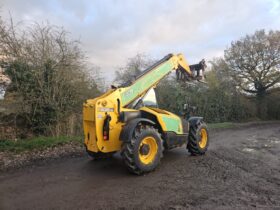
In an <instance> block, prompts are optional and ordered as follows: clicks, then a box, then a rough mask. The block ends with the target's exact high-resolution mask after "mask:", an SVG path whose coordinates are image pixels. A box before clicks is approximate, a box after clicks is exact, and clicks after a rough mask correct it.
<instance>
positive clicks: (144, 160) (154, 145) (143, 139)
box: [121, 125, 163, 174]
mask: <svg viewBox="0 0 280 210" xmlns="http://www.w3.org/2000/svg"><path fill="white" fill-rule="evenodd" d="M162 151H163V146H162V140H161V137H160V134H159V133H158V131H157V130H156V129H155V128H153V127H151V126H148V125H139V126H137V127H136V129H135V131H134V133H133V136H132V138H131V139H130V141H129V142H125V143H124V144H123V147H122V152H121V155H122V157H123V160H124V163H125V165H126V166H127V168H128V170H129V171H130V172H132V173H134V174H143V173H146V172H150V171H152V170H154V169H155V168H156V167H157V166H158V165H159V163H160V159H161V157H162Z"/></svg>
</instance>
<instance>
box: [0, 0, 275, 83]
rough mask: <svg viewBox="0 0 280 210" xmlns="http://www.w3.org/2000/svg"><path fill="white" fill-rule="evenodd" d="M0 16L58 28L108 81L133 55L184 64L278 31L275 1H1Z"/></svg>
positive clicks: (220, 53)
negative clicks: (171, 57) (179, 58)
mask: <svg viewBox="0 0 280 210" xmlns="http://www.w3.org/2000/svg"><path fill="white" fill-rule="evenodd" d="M0 5H1V6H2V12H1V15H2V17H3V18H8V16H9V12H8V11H10V12H11V14H12V16H13V18H14V19H15V20H16V21H19V20H24V21H27V22H28V21H39V22H42V21H45V20H48V21H49V22H50V23H52V24H56V25H62V26H64V27H65V29H66V30H68V31H69V32H71V34H72V37H73V38H79V39H80V40H81V42H82V47H83V49H84V50H85V51H86V53H87V55H88V57H89V60H90V61H91V62H92V63H94V64H96V65H98V66H100V67H101V69H102V70H103V72H104V73H105V75H106V77H107V78H108V79H110V78H112V74H113V72H114V70H116V67H117V66H121V65H124V63H125V62H126V60H127V58H129V57H132V56H134V55H135V54H136V53H138V52H144V53H147V54H149V55H151V56H153V57H154V58H158V59H160V58H161V57H163V56H164V55H165V54H168V53H170V52H174V53H176V52H183V53H184V54H185V55H186V57H187V59H188V60H189V61H190V63H193V62H197V61H198V60H200V59H201V58H202V57H204V58H206V59H208V60H209V59H211V58H212V57H214V56H220V55H222V53H223V50H224V49H225V48H226V47H227V46H228V45H229V44H230V42H231V41H232V40H235V39H238V38H239V37H240V36H244V35H245V34H248V33H253V32H254V31H255V30H257V29H262V28H265V29H268V30H269V29H274V30H275V29H279V26H280V3H279V0H266V1H265V0H228V1H223V0H211V1H210V0H196V1H195V0H193V1H185V0H175V1H167V0H157V1H149V0H141V1H140V0H106V1H102V0H99V1H85V0H82V1H75V0H57V1H54V0H49V1H43V0H41V1H38V0H26V1H16V0H2V3H0Z"/></svg>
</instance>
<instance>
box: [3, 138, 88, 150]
mask: <svg viewBox="0 0 280 210" xmlns="http://www.w3.org/2000/svg"><path fill="white" fill-rule="evenodd" d="M70 142H73V143H77V144H81V145H82V144H83V139H82V137H81V136H77V137H66V136H61V137H42V136H41V137H35V138H32V139H24V140H18V141H11V140H1V141H0V152H5V151H9V152H16V153H19V152H23V151H29V150H35V149H39V150H43V149H46V148H50V147H54V146H58V145H63V144H66V143H70Z"/></svg>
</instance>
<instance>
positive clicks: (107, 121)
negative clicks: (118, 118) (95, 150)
mask: <svg viewBox="0 0 280 210" xmlns="http://www.w3.org/2000/svg"><path fill="white" fill-rule="evenodd" d="M110 121H111V116H110V115H107V116H106V118H105V120H104V125H103V139H104V140H106V141H108V140H109V131H110Z"/></svg>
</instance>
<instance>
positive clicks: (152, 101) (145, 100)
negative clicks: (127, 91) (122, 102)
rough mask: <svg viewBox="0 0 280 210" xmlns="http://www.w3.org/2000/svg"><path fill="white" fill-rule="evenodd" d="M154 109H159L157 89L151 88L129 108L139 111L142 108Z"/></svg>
mask: <svg viewBox="0 0 280 210" xmlns="http://www.w3.org/2000/svg"><path fill="white" fill-rule="evenodd" d="M145 106H146V107H153V108H158V103H157V98H156V93H155V89H154V88H151V89H150V90H148V91H147V93H146V94H145V95H144V96H143V97H140V98H138V99H136V100H135V101H133V102H132V103H131V104H129V105H128V107H127V108H132V109H137V110H139V109H140V108H141V107H145Z"/></svg>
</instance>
